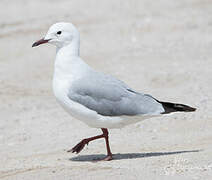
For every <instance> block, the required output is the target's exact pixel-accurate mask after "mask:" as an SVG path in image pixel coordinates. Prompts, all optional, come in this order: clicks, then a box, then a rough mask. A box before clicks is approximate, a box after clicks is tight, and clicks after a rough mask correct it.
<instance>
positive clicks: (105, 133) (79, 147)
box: [67, 128, 112, 161]
mask: <svg viewBox="0 0 212 180" xmlns="http://www.w3.org/2000/svg"><path fill="white" fill-rule="evenodd" d="M102 132H103V134H101V135H98V136H94V137H90V138H86V139H83V140H82V141H80V142H79V143H78V144H77V145H76V146H74V147H73V148H72V149H70V150H68V151H67V152H72V153H74V152H76V153H79V152H80V151H81V150H82V149H83V148H84V146H85V145H86V144H87V145H88V143H89V142H90V141H93V140H96V139H100V138H105V142H106V148H107V156H106V158H104V159H103V160H104V161H110V160H112V153H111V151H110V146H109V140H108V134H109V133H108V130H107V129H105V128H102Z"/></svg>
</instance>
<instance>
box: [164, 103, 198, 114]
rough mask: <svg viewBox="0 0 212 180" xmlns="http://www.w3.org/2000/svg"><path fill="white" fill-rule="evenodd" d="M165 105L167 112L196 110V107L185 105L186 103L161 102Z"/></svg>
mask: <svg viewBox="0 0 212 180" xmlns="http://www.w3.org/2000/svg"><path fill="white" fill-rule="evenodd" d="M160 103H161V104H162V105H163V108H164V109H165V112H164V113H165V114H167V113H171V112H177V111H183V112H194V111H196V108H194V107H191V106H188V105H185V104H176V103H170V102H161V101H160Z"/></svg>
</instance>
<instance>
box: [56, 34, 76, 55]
mask: <svg viewBox="0 0 212 180" xmlns="http://www.w3.org/2000/svg"><path fill="white" fill-rule="evenodd" d="M56 52H57V55H56V56H58V55H61V54H62V55H63V56H66V57H68V56H69V57H70V56H79V53H80V40H79V38H75V39H73V40H72V41H71V43H69V44H68V45H65V46H62V47H57V50H56ZM56 58H57V57H56Z"/></svg>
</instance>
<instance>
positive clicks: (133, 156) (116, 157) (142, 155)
mask: <svg viewBox="0 0 212 180" xmlns="http://www.w3.org/2000/svg"><path fill="white" fill-rule="evenodd" d="M199 151H201V150H190V151H172V152H150V153H126V154H113V160H121V159H137V158H146V157H154V156H166V155H173V154H181V153H192V152H199ZM104 157H105V155H103V154H92V155H79V156H77V157H73V158H70V159H69V160H70V161H95V160H99V159H103V158H104Z"/></svg>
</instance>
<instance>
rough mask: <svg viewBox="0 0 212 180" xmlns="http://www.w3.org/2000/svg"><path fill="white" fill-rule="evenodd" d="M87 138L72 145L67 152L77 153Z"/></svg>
mask: <svg viewBox="0 0 212 180" xmlns="http://www.w3.org/2000/svg"><path fill="white" fill-rule="evenodd" d="M88 142H89V141H87V139H83V140H82V141H80V142H79V143H78V144H77V145H76V146H74V147H73V148H72V149H70V150H68V151H67V152H72V153H77V154H78V153H79V152H80V151H82V149H83V148H84V147H85V145H86V144H87V145H88Z"/></svg>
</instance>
